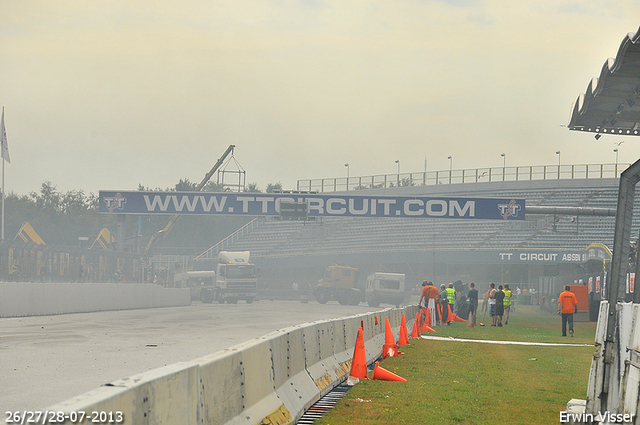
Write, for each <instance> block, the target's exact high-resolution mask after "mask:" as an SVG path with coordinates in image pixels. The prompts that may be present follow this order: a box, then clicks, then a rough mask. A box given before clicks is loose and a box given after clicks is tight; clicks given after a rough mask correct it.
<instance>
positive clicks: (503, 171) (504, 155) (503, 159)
mask: <svg viewBox="0 0 640 425" xmlns="http://www.w3.org/2000/svg"><path fill="white" fill-rule="evenodd" d="M500 156H501V157H502V181H504V177H505V174H506V171H505V170H506V169H507V154H505V153H501V154H500Z"/></svg>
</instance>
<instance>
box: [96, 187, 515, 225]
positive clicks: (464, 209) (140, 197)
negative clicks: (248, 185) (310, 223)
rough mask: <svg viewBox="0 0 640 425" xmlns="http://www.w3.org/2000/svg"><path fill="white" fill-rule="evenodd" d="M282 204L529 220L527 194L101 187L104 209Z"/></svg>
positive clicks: (261, 212)
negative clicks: (501, 196)
mask: <svg viewBox="0 0 640 425" xmlns="http://www.w3.org/2000/svg"><path fill="white" fill-rule="evenodd" d="M282 203H286V204H291V203H304V204H307V215H308V216H309V217H398V218H458V219H484V220H524V206H525V201H524V199H494V198H446V197H389V196H350V195H349V196H348V195H318V194H291V193H283V194H262V193H230V192H226V193H207V192H117V191H100V212H101V213H105V214H185V215H223V214H224V215H233V214H236V215H251V216H268V215H279V214H280V205H281V204H282Z"/></svg>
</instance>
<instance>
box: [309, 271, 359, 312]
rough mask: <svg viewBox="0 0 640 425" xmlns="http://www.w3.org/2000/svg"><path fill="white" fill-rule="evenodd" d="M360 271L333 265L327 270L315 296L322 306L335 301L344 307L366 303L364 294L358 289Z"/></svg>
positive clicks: (316, 289)
mask: <svg viewBox="0 0 640 425" xmlns="http://www.w3.org/2000/svg"><path fill="white" fill-rule="evenodd" d="M357 281H358V269H355V268H353V267H349V266H338V265H335V264H334V265H332V266H329V267H327V268H326V270H325V271H324V276H323V277H322V279H320V280H319V281H318V285H317V286H316V287H315V289H314V291H313V295H314V296H315V297H316V300H317V301H318V302H319V303H320V304H325V303H326V302H327V301H331V300H335V301H338V302H339V303H340V304H343V305H358V304H360V301H364V293H363V292H362V290H361V289H359V288H358V285H357Z"/></svg>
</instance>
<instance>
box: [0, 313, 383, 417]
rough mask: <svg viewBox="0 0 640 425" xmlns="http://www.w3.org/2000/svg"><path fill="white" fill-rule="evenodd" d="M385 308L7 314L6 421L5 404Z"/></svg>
mask: <svg viewBox="0 0 640 425" xmlns="http://www.w3.org/2000/svg"><path fill="white" fill-rule="evenodd" d="M382 307H391V306H385V305H383V306H382ZM381 309H382V308H371V307H368V306H367V305H366V304H364V303H362V304H360V305H359V306H342V305H340V304H337V303H334V302H329V303H327V304H325V305H321V304H318V303H316V302H315V301H310V302H309V303H308V304H304V303H300V302H299V301H265V300H262V301H259V302H254V303H253V304H245V303H244V302H242V301H240V302H239V303H238V304H201V303H200V302H194V303H193V304H192V305H190V306H186V307H172V308H154V309H144V310H124V311H108V312H97V313H80V314H61V315H56V316H33V317H20V318H3V319H0V383H2V385H0V413H2V414H3V416H2V419H1V420H2V421H4V419H6V414H5V412H7V411H24V410H44V409H46V408H47V407H49V406H51V405H53V404H55V403H58V402H61V401H64V400H66V399H69V398H71V397H74V396H76V395H79V394H82V393H84V392H87V391H89V390H92V389H95V388H97V387H99V386H101V385H103V384H107V383H109V382H112V381H114V380H116V379H121V378H126V377H129V376H132V375H135V374H138V373H141V372H145V371H148V370H152V369H156V368H158V367H162V366H165V365H168V364H172V363H176V362H182V361H190V360H194V359H196V358H198V357H202V356H204V355H207V354H211V353H215V352H216V351H220V350H223V349H225V348H229V347H231V346H234V345H236V344H239V343H241V342H244V341H247V340H250V339H252V338H257V337H261V336H263V335H265V334H267V333H269V332H272V331H275V330H278V329H282V328H286V327H288V326H293V325H299V324H302V323H307V322H313V321H316V320H323V319H333V318H338V317H347V316H352V315H355V314H361V313H365V312H369V311H378V310H381Z"/></svg>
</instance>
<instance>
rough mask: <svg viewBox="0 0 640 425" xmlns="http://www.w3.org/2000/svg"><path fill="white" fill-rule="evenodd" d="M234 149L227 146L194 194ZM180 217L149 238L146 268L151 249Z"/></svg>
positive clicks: (176, 216) (172, 219)
mask: <svg viewBox="0 0 640 425" xmlns="http://www.w3.org/2000/svg"><path fill="white" fill-rule="evenodd" d="M235 147H236V146H235V145H229V147H228V148H227V150H226V151H225V152H224V153H223V154H222V156H221V157H220V158H219V159H218V161H217V162H216V163H215V165H214V166H213V168H212V169H211V171H209V172H208V173H207V174H205V176H204V178H203V179H202V181H201V182H200V183H199V184H198V186H196V192H199V191H201V190H202V188H203V187H204V185H205V184H207V182H208V181H209V180H210V179H211V176H213V173H215V172H216V171H217V170H218V168H220V166H222V163H223V162H224V161H225V159H227V157H228V156H229V155H232V154H233V149H234V148H235ZM180 217H182V215H181V214H175V215H172V216H171V218H170V219H169V222H168V223H167V225H166V226H164V228H163V229H162V230H158V231H157V232H156V233H155V234H154V235H153V236H151V239H149V243H148V244H147V247H146V248H145V250H144V258H145V261H146V263H147V266H148V265H149V254H150V253H151V249H153V247H154V246H155V245H156V243H158V241H160V240H162V239H164V238H165V237H166V236H167V234H168V233H169V232H170V231H171V229H173V226H175V224H176V222H177V221H178V219H180Z"/></svg>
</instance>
